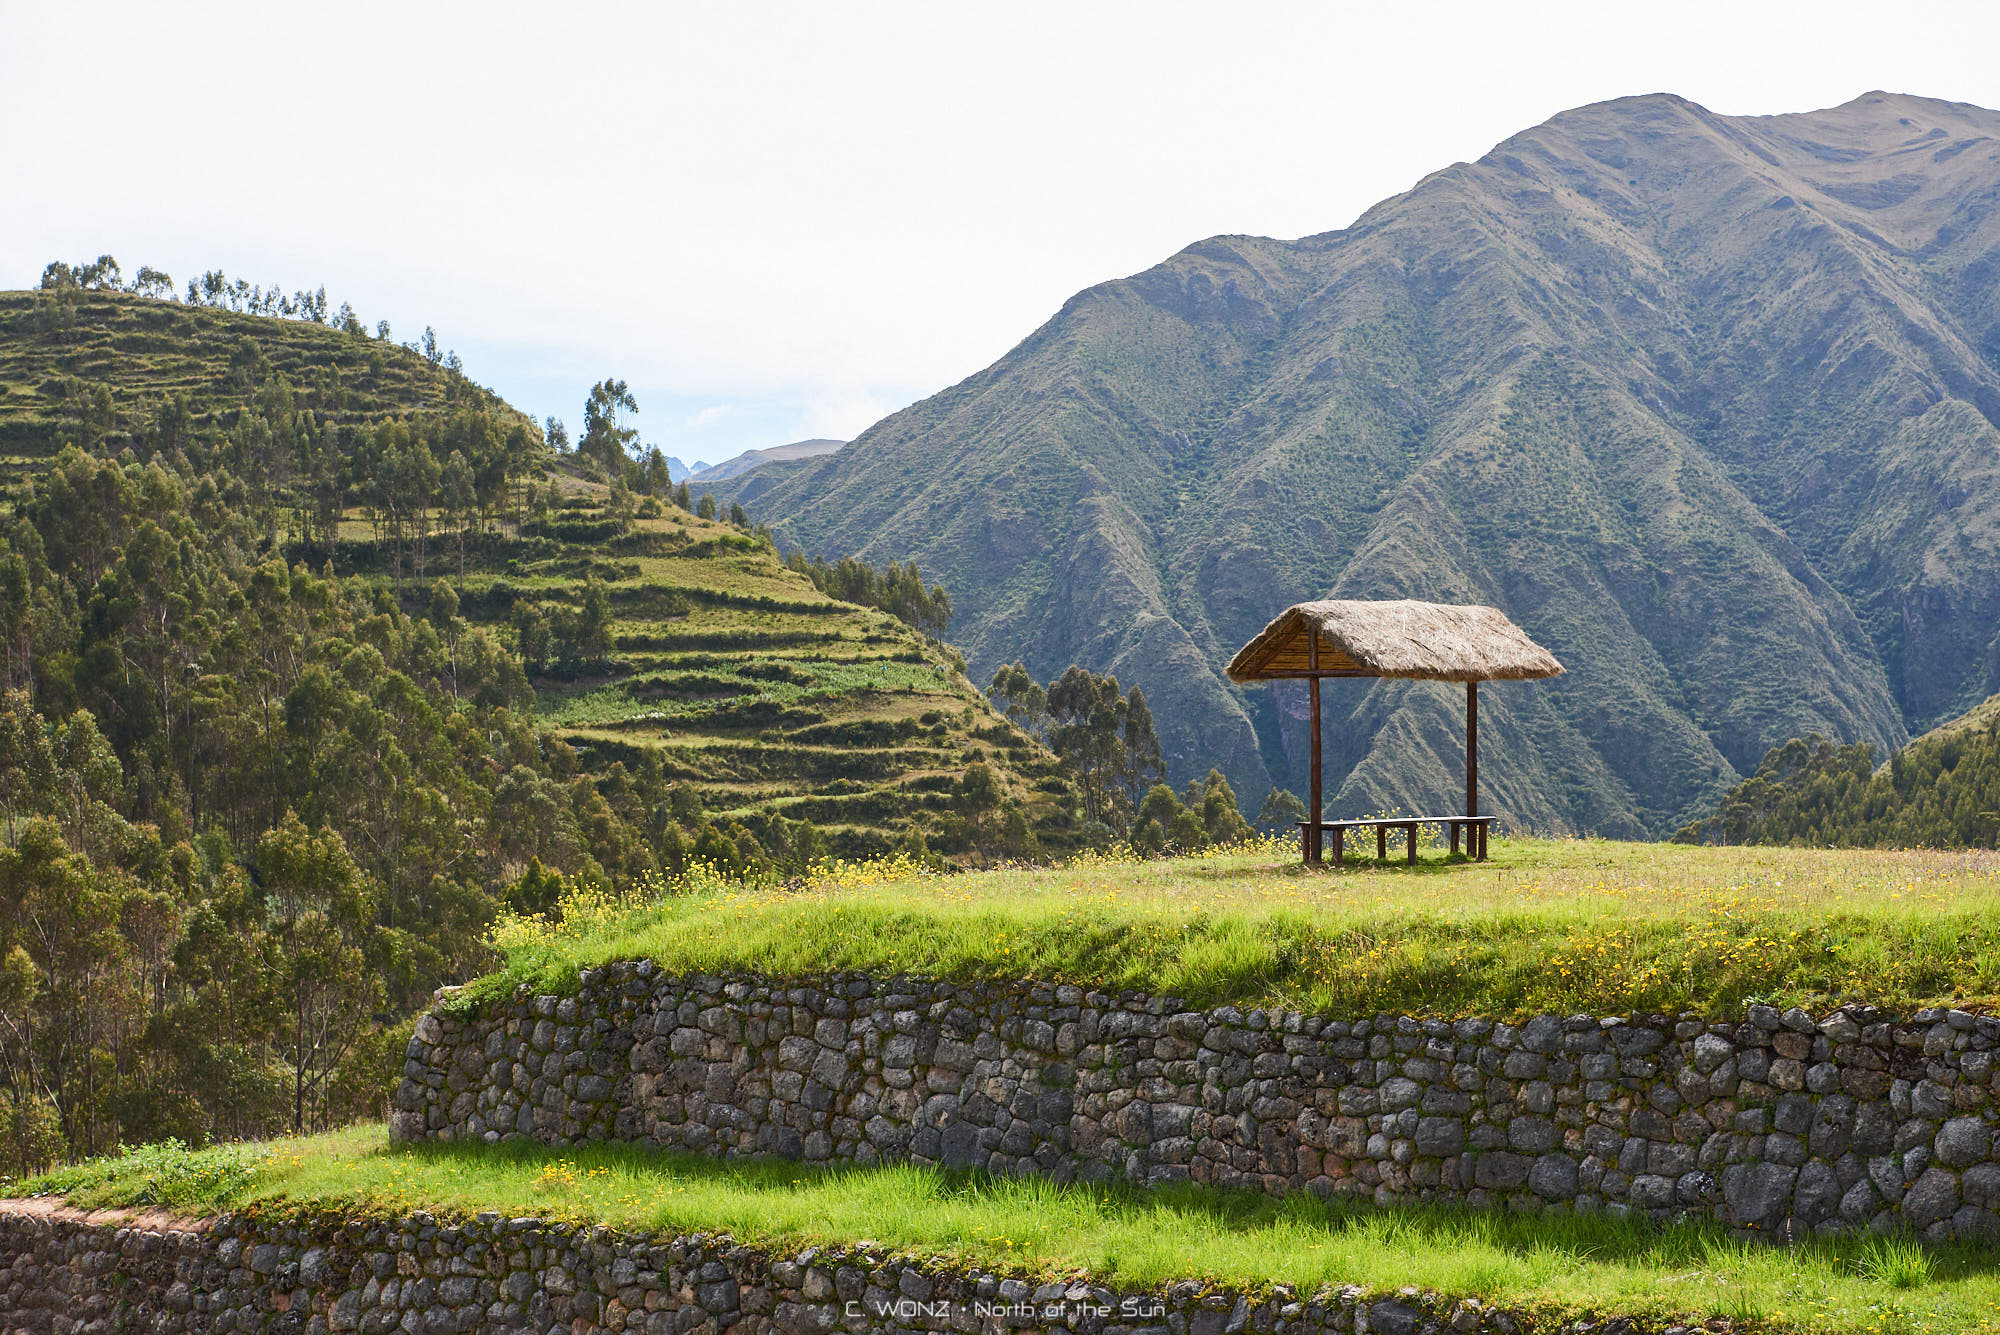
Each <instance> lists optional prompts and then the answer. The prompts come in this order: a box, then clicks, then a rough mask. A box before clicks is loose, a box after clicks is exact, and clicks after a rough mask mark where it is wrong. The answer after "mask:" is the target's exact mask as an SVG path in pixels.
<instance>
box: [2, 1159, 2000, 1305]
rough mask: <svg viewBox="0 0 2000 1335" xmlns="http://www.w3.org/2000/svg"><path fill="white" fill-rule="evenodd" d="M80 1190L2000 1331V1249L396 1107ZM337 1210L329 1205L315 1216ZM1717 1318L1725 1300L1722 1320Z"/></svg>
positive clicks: (1068, 1269) (209, 1203) (66, 1177)
mask: <svg viewBox="0 0 2000 1335" xmlns="http://www.w3.org/2000/svg"><path fill="white" fill-rule="evenodd" d="M16 1191H17V1192H32V1193H54V1194H60V1195H64V1196H66V1197H67V1199H68V1201H69V1202H70V1203H71V1204H73V1205H79V1206H84V1207H92V1208H94V1207H105V1206H150V1207H155V1208H162V1209H166V1210H172V1211H176V1212H179V1213H181V1214H185V1215H201V1214H209V1213H214V1212H217V1211H222V1210H234V1209H255V1210H259V1211H277V1210H292V1209H298V1210H305V1211H309V1212H314V1213H317V1212H319V1211H321V1210H327V1211H333V1212H338V1213H342V1214H360V1215H373V1214H377V1213H395V1214H403V1213H408V1212H413V1211H425V1212H429V1213H431V1214H434V1215H439V1216H443V1217H447V1218H450V1217H461V1218H462V1217H466V1216H470V1215H473V1214H475V1213H478V1212H480V1211H485V1210H492V1211H497V1212H499V1213H500V1214H502V1215H505V1216H509V1217H520V1216H535V1217H540V1218H548V1219H558V1220H567V1221H577V1222H585V1221H588V1222H599V1223H604V1224H609V1225H612V1226H614V1227H617V1228H621V1229H629V1230H632V1231H634V1232H646V1233H651V1234H654V1235H656V1236H660V1235H664V1236H674V1235H678V1234H685V1233H697V1232H698V1233H710V1234H712V1233H715V1232H717V1231H723V1232H727V1233H729V1234H731V1235H733V1236H734V1237H735V1238H736V1239H737V1240H738V1241H740V1242H745V1243H751V1244H761V1245H765V1246H770V1247H774V1248H775V1247H795V1248H796V1247H801V1246H818V1245H825V1244H829V1243H852V1242H854V1241H856V1240H858V1239H862V1238H867V1239H870V1240H872V1241H873V1242H874V1243H875V1244H876V1245H878V1246H880V1247H884V1248H887V1249H889V1250H891V1251H895V1252H899V1253H903V1254H906V1255H916V1256H925V1257H936V1258H940V1259H942V1260H944V1261H947V1262H957V1263H963V1264H971V1265H976V1266H979V1267H981V1268H985V1269H989V1270H998V1271H1001V1272H1003V1273H1005V1272H1012V1273H1016V1274H1021V1275H1026V1276H1034V1277H1044V1278H1059V1277H1061V1278H1067V1277H1073V1276H1077V1275H1080V1274H1081V1275H1088V1276H1090V1277H1091V1278H1092V1279H1095V1280H1098V1281H1102V1282H1106V1283H1110V1284H1116V1285H1131V1286H1155V1285H1163V1284H1165V1283H1168V1282H1171V1281H1173V1280H1177V1279H1183V1278H1186V1279H1193V1280H1196V1281H1200V1282H1203V1283H1205V1284H1213V1285H1217V1286H1228V1287H1230V1288H1234V1289H1238V1290H1248V1291H1252V1292H1257V1293H1265V1292H1268V1291H1269V1290H1270V1289H1271V1288H1272V1286H1274V1285H1279V1284H1284V1285H1290V1286H1292V1287H1293V1288H1294V1289H1296V1290H1298V1291H1301V1292H1303V1293H1306V1294H1310V1293H1313V1292H1315V1291H1317V1290H1319V1289H1321V1288H1323V1287H1328V1286H1334V1285H1349V1284H1351V1285H1358V1286H1360V1287H1362V1288H1363V1289H1366V1290H1368V1291H1370V1292H1374V1293H1393V1292H1395V1291H1397V1290H1399V1289H1401V1288H1403V1287H1404V1286H1407V1285H1415V1286H1418V1287H1420V1288H1425V1289H1430V1290H1433V1291H1436V1292H1439V1293H1443V1294H1446V1295H1449V1296H1452V1297H1478V1298H1481V1299H1485V1300H1488V1301H1492V1302H1497V1303H1501V1304H1504V1305H1506V1306H1508V1307H1510V1308H1513V1309H1515V1310H1526V1311H1529V1312H1531V1313H1533V1314H1534V1315H1535V1318H1536V1320H1535V1328H1537V1329H1551V1328H1555V1327H1556V1326H1558V1325H1559V1324H1560V1323H1562V1322H1564V1321H1567V1320H1570V1319H1574V1318H1576V1317H1580V1316H1583V1315H1586V1314H1595V1315H1597V1316H1600V1317H1601V1316H1604V1315H1607V1314H1611V1313H1616V1314H1619V1315H1624V1316H1631V1317H1637V1318H1640V1319H1642V1320H1645V1321H1647V1322H1648V1325H1649V1327H1651V1328H1657V1327H1660V1326H1665V1325H1668V1324H1672V1323H1675V1322H1680V1323H1685V1324H1688V1325H1702V1324H1705V1323H1708V1322H1711V1321H1714V1322H1715V1324H1710V1325H1706V1328H1707V1329H1710V1330H1730V1331H1734V1332H1735V1333H1736V1335H1749V1333H1750V1332H1800V1333H1810V1335H1864V1333H1865V1335H1915V1333H1916V1332H1934V1333H1936V1335H1946V1333H1947V1332H1948V1333H1950V1335H1967V1333H1971V1335H1980V1333H1982V1332H1983V1333H1984V1335H1992V1333H1993V1332H1995V1331H2000V1271H1996V1267H1995V1261H1994V1257H1993V1254H1992V1251H1991V1249H1981V1248H1961V1247H1945V1248H1920V1247H1919V1246H1917V1244H1915V1243H1914V1242H1911V1241H1908V1240H1905V1239H1901V1238H1883V1237H1871V1236H1848V1237H1843V1238H1832V1239H1816V1240H1814V1241H1811V1242H1808V1243H1805V1244H1802V1245H1799V1246H1796V1247H1793V1248H1789V1249H1782V1248H1777V1247H1771V1246H1768V1245H1766V1244H1763V1243H1755V1242H1743V1241H1738V1240H1733V1239H1730V1238H1729V1237H1727V1236H1726V1235H1725V1234H1724V1233H1723V1232H1722V1231H1721V1230H1719V1229H1715V1228H1707V1227H1695V1226H1691V1225H1678V1226H1674V1227H1670V1228H1665V1229H1656V1228H1653V1227H1650V1226H1648V1225H1644V1224H1638V1223H1632V1222H1624V1221H1619V1220H1614V1219H1610V1218H1604V1217H1575V1216H1571V1217H1561V1216H1557V1217H1549V1216H1526V1215H1515V1214H1508V1213H1504V1212H1490V1211H1489V1212H1484V1213H1475V1212H1470V1211H1457V1210H1449V1209H1421V1208H1410V1209H1389V1210H1378V1209H1369V1208H1361V1207H1354V1206H1341V1205H1336V1204H1330V1203H1327V1202H1322V1201H1320V1200H1318V1199H1317V1198H1314V1197H1312V1196H1309V1195H1299V1196H1293V1197H1289V1198H1286V1199H1284V1200H1274V1199H1271V1198H1269V1197H1264V1196H1252V1195H1235V1194H1226V1193H1217V1192H1214V1191H1208V1190H1203V1189H1200V1188H1192V1187H1182V1188H1173V1189H1164V1190H1159V1191H1155V1192H1150V1193H1144V1192H1139V1191H1135V1190H1131V1189H1127V1188H1109V1187H1087V1186H1057V1185H1054V1184H1052V1183H1050V1182H1048V1181H1046V1180H1040V1179H1019V1178H1004V1179H990V1178H981V1177H967V1176H963V1175H955V1174H949V1173H941V1172H936V1171H931V1170H925V1169H918V1168H910V1167H876V1168H840V1169H828V1168H823V1167H809V1166H805V1165H800V1164H795V1163H787V1162H779V1161H765V1162H750V1161H742V1160H735V1161H716V1160H710V1159H701V1158H693V1157H689V1156H685V1155H674V1154H661V1153H647V1152H645V1151H640V1150H635V1149H630V1148H621V1147H613V1146H591V1147H583V1148H577V1149H571V1150H554V1149H548V1148H545V1147H542V1146H534V1145H498V1146H469V1145H461V1146H448V1147H447V1146H433V1147H428V1148H424V1149H407V1148H402V1149H397V1148H390V1147H389V1146H388V1145H387V1143H386V1138H385V1136H384V1133H383V1129H382V1128H381V1127H380V1126H363V1127H355V1128H352V1129H349V1130H347V1131H343V1132H338V1133H335V1134H332V1135H326V1136H319V1137H315V1138H311V1139H305V1140H286V1141H276V1142H272V1143H270V1144H263V1145H225V1146H218V1147H215V1148H212V1149H208V1150H202V1151H188V1150H185V1149H182V1148H181V1147H179V1146H178V1145H172V1144H168V1145H164V1146H150V1147H147V1148H144V1149H140V1150H134V1151H131V1152H129V1153H127V1154H124V1155H122V1156H115V1157H112V1158H109V1159H102V1160H95V1161H92V1162H89V1163H85V1164H81V1165H77V1166H75V1167H71V1168H65V1169H61V1170H58V1171H57V1172H55V1173H52V1174H49V1175H47V1176H45V1177H42V1178H38V1179H33V1180H30V1181H28V1182H25V1183H21V1184H18V1185H17V1187H16ZM320 1217H322V1218H324V1217H325V1216H324V1215H320ZM1717 1318H1720V1319H1721V1320H1720V1321H1716V1319H1717Z"/></svg>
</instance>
